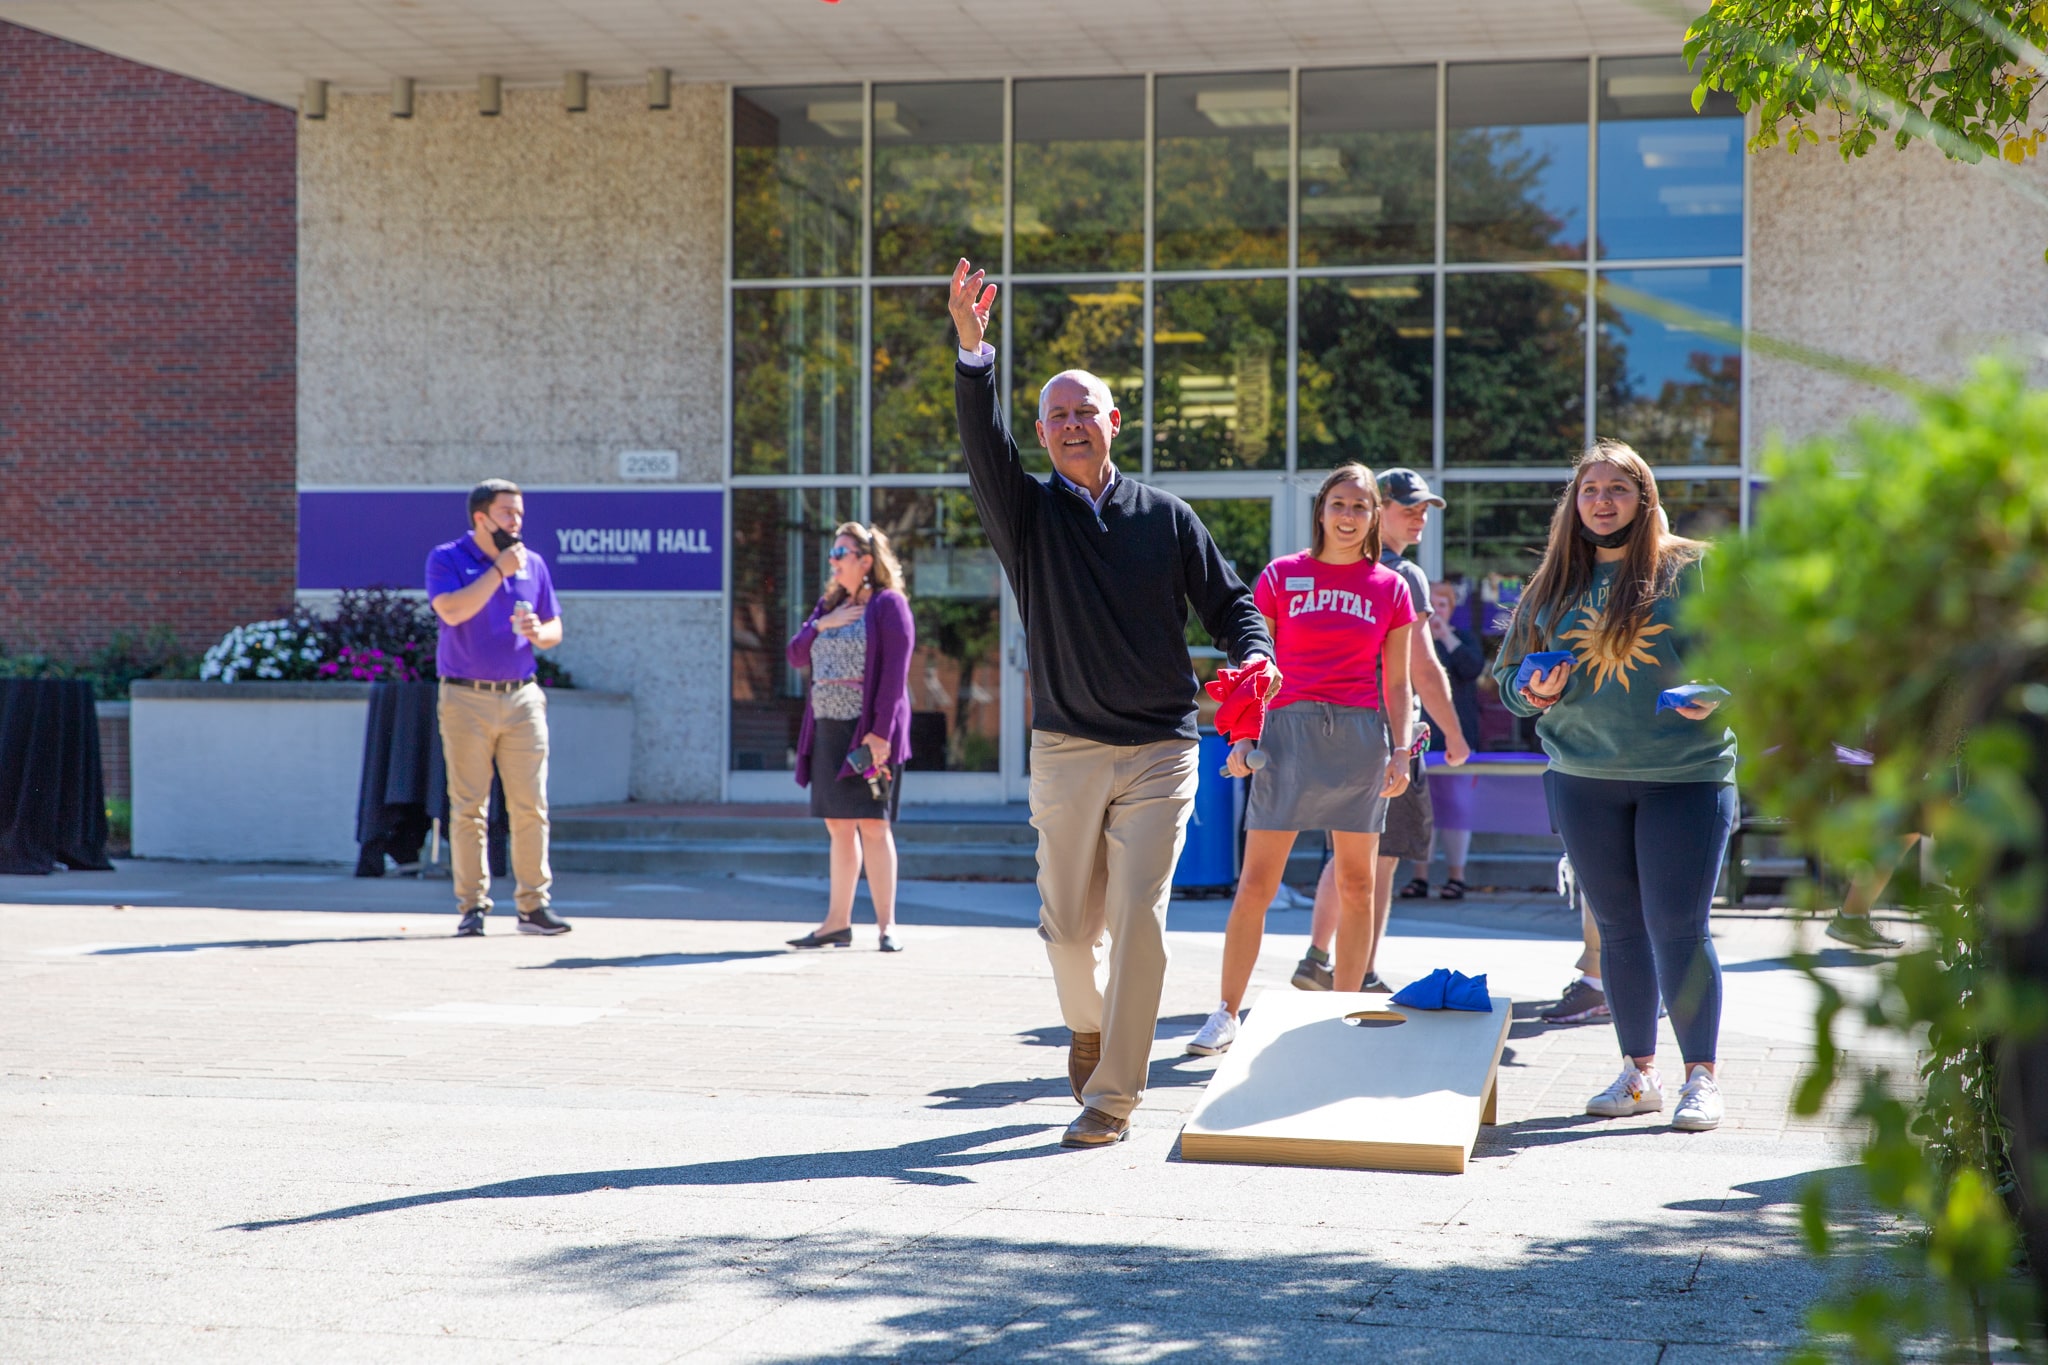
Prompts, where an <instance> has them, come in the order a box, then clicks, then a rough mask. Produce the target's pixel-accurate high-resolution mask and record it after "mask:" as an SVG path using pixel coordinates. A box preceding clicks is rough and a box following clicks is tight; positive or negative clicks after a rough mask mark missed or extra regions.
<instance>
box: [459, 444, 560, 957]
mask: <svg viewBox="0 0 2048 1365" xmlns="http://www.w3.org/2000/svg"><path fill="white" fill-rule="evenodd" d="M525 519H526V501H525V499H524V498H522V497H521V496H520V493H519V485H517V484H515V483H511V482H509V481H507V480H505V479H485V480H484V481H483V482H482V483H480V484H478V485H477V486H476V487H475V488H472V489H471V490H470V492H469V534H468V535H466V536H458V537H457V538H456V539H454V540H451V541H449V542H448V543H447V544H446V545H436V546H435V547H434V552H433V553H432V554H430V555H428V556H427V597H428V599H429V600H430V601H431V602H432V603H433V607H434V614H435V615H436V616H438V617H440V618H441V640H440V644H439V646H438V648H437V649H436V650H435V653H434V661H435V665H436V667H437V668H438V669H439V671H440V674H441V704H440V719H441V753H442V755H443V756H444V757H445V758H446V760H447V764H448V810H449V817H450V818H449V823H450V825H451V826H453V828H451V829H450V830H449V831H448V849H449V853H450V856H451V857H452V858H453V860H454V863H455V904H456V907H457V908H458V909H459V910H460V911H461V912H462V922H461V923H460V924H458V925H457V926H456V929H455V935H456V937H457V938H475V937H477V936H479V935H481V934H482V933H483V931H484V916H485V915H487V914H489V913H490V910H491V874H490V868H489V865H488V863H487V861H486V858H485V854H484V848H485V839H486V837H487V836H486V823H487V821H488V818H489V806H490V800H491V769H492V767H493V765H495V766H496V768H497V771H498V777H499V780H500V781H501V782H503V783H504V787H505V807H506V810H507V811H508V812H509V813H510V815H511V817H512V875H513V877H514V879H515V880H516V882H517V883H518V893H517V897H516V904H517V905H518V907H519V932H520V933H522V934H566V933H568V932H569V926H568V924H567V922H565V921H563V920H561V919H559V918H557V917H556V916H555V915H554V913H553V912H552V911H550V910H549V909H548V889H549V887H550V886H551V885H552V884H553V881H554V878H553V876H552V874H551V873H550V872H549V871H548V704H547V698H546V696H545V694H544V693H542V691H541V690H540V685H539V684H538V683H537V682H535V681H534V676H533V669H534V651H535V650H537V649H553V648H554V647H555V646H556V645H558V644H560V643H562V617H561V613H560V612H559V611H558V610H557V609H556V606H555V587H554V584H553V583H552V582H551V581H549V579H548V566H547V564H546V562H545V561H543V560H542V559H541V557H540V556H539V555H538V554H535V553H534V552H533V551H531V550H529V549H527V548H526V546H525V545H524V544H522V543H521V542H520V540H519V528H520V526H521V525H522V524H523V523H524V521H525Z"/></svg>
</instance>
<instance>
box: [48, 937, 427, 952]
mask: <svg viewBox="0 0 2048 1365" xmlns="http://www.w3.org/2000/svg"><path fill="white" fill-rule="evenodd" d="M436 937H437V936H436V935H433V934H361V935H358V936H356V937H354V938H233V939H220V940H215V941H213V942H210V943H130V944H127V945H124V946H122V947H118V948H95V949H93V950H92V951H91V952H89V953H80V954H79V956H80V957H132V956H134V955H136V954H139V953H206V952H211V951H213V950H214V949H216V948H304V947H308V946H310V945H312V944H316V943H408V942H424V943H431V942H434V941H435V939H436Z"/></svg>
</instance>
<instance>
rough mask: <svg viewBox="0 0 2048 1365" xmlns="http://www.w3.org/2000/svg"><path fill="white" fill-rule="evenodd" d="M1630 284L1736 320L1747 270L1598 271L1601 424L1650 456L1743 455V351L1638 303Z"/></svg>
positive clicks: (1699, 458)
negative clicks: (1633, 302) (1626, 292)
mask: <svg viewBox="0 0 2048 1365" xmlns="http://www.w3.org/2000/svg"><path fill="white" fill-rule="evenodd" d="M1622 291H1631V292H1633V293H1635V294H1638V295H1642V296H1646V297H1647V298H1648V299H1653V300H1656V301H1659V302H1662V303H1667V304H1673V305H1676V306H1678V307H1680V308H1684V309H1686V310H1688V311H1689V312H1692V313H1699V314H1704V315H1706V316H1708V317H1710V318H1713V319H1715V320H1716V321H1718V322H1722V323H1725V324H1727V325H1728V326H1730V327H1733V326H1736V325H1738V324H1739V322H1740V319H1741V317H1742V271H1741V269H1740V268H1739V267H1736V266H1722V267H1716V268H1713V269H1684V268H1681V269H1676V270H1608V271H1602V272H1601V275H1600V345H1599V351H1598V354H1597V357H1596V364H1597V365H1598V373H1599V381H1600V382H1599V386H1598V390H1597V394H1598V402H1599V409H1598V411H1597V412H1596V414H1595V418H1596V421H1595V429H1596V430H1597V431H1598V432H1599V434H1600V435H1602V436H1615V437H1619V438H1620V439H1622V440H1624V441H1627V442H1628V443H1629V444H1630V445H1632V446H1634V447H1635V448H1636V450H1637V451H1638V452H1639V453H1640V454H1641V455H1642V456H1643V458H1644V459H1646V460H1649V461H1650V462H1651V463H1652V464H1738V463H1740V462H1741V459H1742V352H1741V350H1740V349H1739V348H1737V347H1735V346H1731V345H1729V344H1727V343H1726V342H1723V341H1717V340H1714V339H1712V338H1710V337H1707V336H1703V335H1702V334H1700V333H1699V332H1696V331H1693V330H1691V329H1690V328H1688V327H1687V326H1686V325H1685V324H1684V322H1682V321H1679V320H1677V319H1670V320H1666V319H1663V318H1659V317H1657V316H1655V315H1654V314H1653V313H1652V312H1650V311H1648V310H1646V309H1645V308H1644V307H1643V306H1642V304H1641V303H1640V302H1637V303H1635V304H1631V303H1630V302H1629V300H1628V295H1627V294H1625V293H1623V292H1622Z"/></svg>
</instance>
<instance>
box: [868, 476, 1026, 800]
mask: <svg viewBox="0 0 2048 1365" xmlns="http://www.w3.org/2000/svg"><path fill="white" fill-rule="evenodd" d="M872 496H873V498H874V524H875V525H876V526H878V527H880V528H881V529H882V530H883V531H884V532H885V533H887V535H888V537H889V539H890V542H891V543H892V544H893V546H894V547H895V550H896V555H897V557H898V558H899V559H901V560H902V561H903V571H904V577H905V580H906V582H905V590H906V591H907V592H908V593H909V594H910V610H911V614H912V615H913V616H914V617H915V618H916V621H917V649H916V652H915V653H913V654H912V655H911V656H910V747H911V750H912V756H911V759H910V764H909V766H910V767H912V768H928V769H934V770H938V769H943V770H945V771H948V772H981V773H992V772H994V771H996V769H997V767H998V766H999V758H1000V754H1001V740H1002V712H1003V707H1002V686H1003V680H1002V668H1001V660H1000V658H999V656H998V649H999V648H1000V645H1001V641H1002V617H1003V612H1002V573H1003V571H1002V566H1001V565H999V564H998V563H997V562H996V556H995V551H994V550H992V549H990V548H989V544H988V539H987V537H985V536H984V535H983V534H982V531H981V521H980V519H979V518H978V517H976V515H975V511H974V499H973V498H972V496H970V495H969V493H968V491H967V490H966V489H964V488H938V489H932V488H877V489H875V490H874V493H873V495H872Z"/></svg>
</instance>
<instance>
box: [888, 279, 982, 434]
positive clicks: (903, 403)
mask: <svg viewBox="0 0 2048 1365" xmlns="http://www.w3.org/2000/svg"><path fill="white" fill-rule="evenodd" d="M999 323H1000V309H998V310H997V312H996V313H993V314H991V315H990V317H989V331H988V341H989V344H990V345H992V346H1000V345H1002V344H1003V336H1002V329H1001V327H1000V325H999ZM873 346H874V352H873V356H872V358H871V360H872V369H871V374H872V382H873V384H874V390H873V395H872V401H873V403H874V417H873V423H874V426H873V433H872V436H873V445H872V448H871V457H872V459H873V461H874V469H875V472H876V473H877V474H934V473H948V472H952V471H956V470H962V469H964V468H966V466H965V464H964V463H963V461H962V457H961V454H960V433H959V430H958V428H957V427H956V426H955V425H954V419H953V367H954V363H955V362H956V361H957V360H958V359H959V358H960V339H959V334H958V333H957V332H955V331H954V330H953V319H952V316H951V315H950V314H949V313H948V312H947V311H946V290H945V288H944V287H943V286H940V285H929V284H919V285H887V286H884V285H877V286H876V287H875V290H874V322H873Z"/></svg>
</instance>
